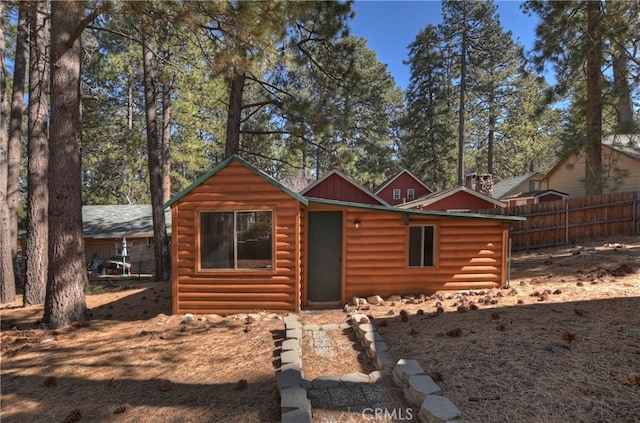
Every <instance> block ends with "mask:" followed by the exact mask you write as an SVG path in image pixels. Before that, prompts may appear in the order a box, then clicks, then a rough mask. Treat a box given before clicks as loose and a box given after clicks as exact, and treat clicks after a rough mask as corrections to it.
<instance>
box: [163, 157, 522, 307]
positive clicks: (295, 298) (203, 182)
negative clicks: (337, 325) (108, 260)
mask: <svg viewBox="0 0 640 423" xmlns="http://www.w3.org/2000/svg"><path fill="white" fill-rule="evenodd" d="M166 206H167V207H170V208H171V215H172V223H173V228H172V230H173V237H172V240H173V242H172V308H173V313H175V314H178V313H194V314H208V313H217V314H225V313H229V314H232V313H242V312H253V311H262V310H266V311H273V312H285V311H299V310H301V309H302V308H307V307H314V306H322V307H328V306H335V307H338V306H341V305H343V304H345V303H349V302H351V300H352V298H353V297H363V296H370V295H381V296H388V295H392V294H400V295H403V294H421V293H425V294H428V293H433V292H436V291H441V290H460V289H476V288H478V289H481V288H496V287H501V286H504V285H505V284H506V283H507V280H508V266H507V263H508V258H509V248H508V244H509V242H508V241H509V228H510V226H511V223H512V222H513V221H515V220H522V219H523V218H520V217H511V216H487V215H479V214H469V213H446V212H433V211H420V210H411V209H401V208H397V207H391V206H384V205H373V204H362V203H353V202H346V201H338V200H331V199H322V198H307V197H304V196H302V195H300V194H298V193H296V192H293V191H291V190H289V189H288V188H287V187H285V186H283V185H282V184H280V183H279V182H278V181H276V180H274V179H273V178H271V177H270V176H269V175H267V174H265V173H263V172H262V171H260V170H258V169H256V168H255V167H254V166H252V165H251V164H249V163H248V162H246V161H245V160H244V159H242V158H240V157H237V156H233V157H230V158H228V159H227V160H225V161H224V162H222V163H220V164H219V165H218V166H216V167H215V168H214V169H212V170H211V171H210V172H209V173H207V174H205V175H203V176H202V177H201V178H199V179H198V180H196V181H195V182H194V183H193V184H191V185H190V186H189V187H187V188H186V189H185V190H183V191H182V192H180V193H178V194H177V195H176V196H175V197H173V198H172V199H171V200H170V201H169V202H168V203H167V204H166Z"/></svg>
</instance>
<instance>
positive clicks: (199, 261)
mask: <svg viewBox="0 0 640 423" xmlns="http://www.w3.org/2000/svg"><path fill="white" fill-rule="evenodd" d="M265 211H268V212H271V267H270V268H266V267H265V268H251V269H242V268H240V269H238V267H237V261H238V257H237V254H238V253H237V251H238V239H237V236H238V235H237V231H236V225H237V222H236V216H237V213H246V212H265ZM194 213H195V215H196V218H195V219H194V221H195V222H197V223H196V227H195V228H194V229H195V233H196V235H195V236H196V242H195V249H196V262H195V272H196V274H200V273H243V274H247V273H260V274H265V273H268V274H272V273H275V271H276V269H275V261H276V233H275V230H276V227H277V226H276V208H275V207H269V206H266V207H260V206H258V207H256V206H251V207H247V208H246V209H234V210H228V209H224V210H211V209H208V208H202V209H196V210H194ZM203 213H233V220H234V228H233V243H234V245H233V249H234V258H235V262H234V267H229V268H224V269H216V268H208V267H202V249H201V247H202V239H201V235H202V233H201V230H202V229H201V224H202V220H201V216H202V214H203Z"/></svg>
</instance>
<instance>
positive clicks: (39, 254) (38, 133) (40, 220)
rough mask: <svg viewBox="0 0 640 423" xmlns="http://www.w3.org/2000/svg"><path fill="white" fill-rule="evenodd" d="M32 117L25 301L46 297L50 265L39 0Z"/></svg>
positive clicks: (33, 28) (33, 33) (33, 31)
mask: <svg viewBox="0 0 640 423" xmlns="http://www.w3.org/2000/svg"><path fill="white" fill-rule="evenodd" d="M30 14H31V16H30V54H29V121H28V139H27V156H28V175H27V180H28V187H29V190H28V191H27V234H28V236H27V257H28V258H29V260H27V272H26V280H25V285H24V297H23V298H24V304H25V305H32V304H41V303H43V302H44V301H45V297H46V285H47V266H48V261H49V260H48V247H47V246H48V243H49V232H48V230H49V228H48V214H49V212H48V203H49V188H48V168H49V162H48V159H49V146H48V140H47V121H48V120H49V112H48V106H49V102H48V100H49V98H48V96H47V91H48V89H47V88H48V85H49V84H48V79H49V73H48V72H47V56H46V54H47V51H46V50H47V32H48V27H47V20H46V19H45V18H46V17H47V15H48V10H47V3H46V2H37V3H36V4H34V7H33V9H32V10H31V12H30Z"/></svg>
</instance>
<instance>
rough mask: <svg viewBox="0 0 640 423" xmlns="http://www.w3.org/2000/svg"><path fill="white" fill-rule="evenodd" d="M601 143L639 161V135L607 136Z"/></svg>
mask: <svg viewBox="0 0 640 423" xmlns="http://www.w3.org/2000/svg"><path fill="white" fill-rule="evenodd" d="M602 143H603V144H605V145H608V146H610V147H613V148H614V149H616V150H618V151H620V152H622V153H625V154H627V155H628V156H631V157H634V158H636V159H640V134H623V135H609V136H607V137H604V139H603V140H602Z"/></svg>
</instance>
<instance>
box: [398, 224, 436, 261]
mask: <svg viewBox="0 0 640 423" xmlns="http://www.w3.org/2000/svg"><path fill="white" fill-rule="evenodd" d="M427 226H428V227H432V228H433V264H432V265H430V266H425V265H424V228H425V227H427ZM415 227H419V228H423V229H422V240H421V241H422V242H421V246H420V261H421V262H422V264H421V265H420V266H411V265H410V264H409V262H410V256H411V254H410V248H411V228H415ZM439 229H440V228H439V225H438V224H437V223H413V224H410V225H409V226H408V227H407V231H406V233H407V241H406V242H407V244H406V245H407V254H406V257H407V261H406V266H407V269H410V270H425V269H429V270H433V269H438V266H439V260H438V258H439V254H438V248H437V246H438V240H439V237H440V230H439Z"/></svg>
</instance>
